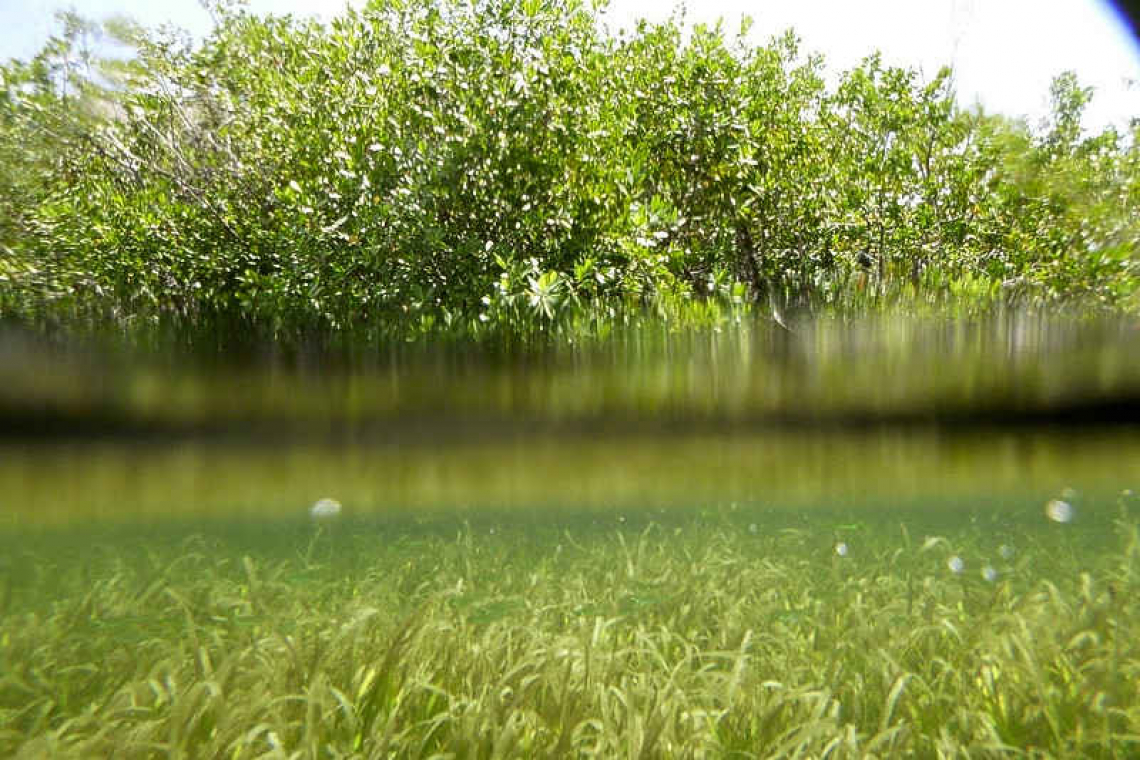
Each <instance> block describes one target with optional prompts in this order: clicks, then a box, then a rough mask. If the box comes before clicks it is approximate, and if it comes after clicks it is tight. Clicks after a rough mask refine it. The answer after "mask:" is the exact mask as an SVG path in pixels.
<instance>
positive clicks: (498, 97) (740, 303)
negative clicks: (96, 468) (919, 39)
mask: <svg viewBox="0 0 1140 760" xmlns="http://www.w3.org/2000/svg"><path fill="white" fill-rule="evenodd" d="M212 10H213V12H214V13H215V15H216V18H217V24H216V27H215V29H214V31H213V33H212V34H211V35H210V36H209V37H208V38H206V39H205V40H204V41H202V42H201V43H200V44H197V45H191V44H189V43H187V42H185V41H182V40H180V39H179V38H178V36H177V35H173V34H170V33H168V32H161V33H160V32H148V31H145V30H140V29H137V28H133V27H131V26H130V25H128V24H124V23H122V22H117V23H115V24H113V25H111V26H110V27H109V28H108V29H107V30H105V31H109V32H113V33H114V37H115V39H117V40H118V41H120V42H124V41H126V42H129V43H130V44H131V45H132V46H133V48H134V55H133V56H132V57H131V58H130V59H129V60H125V61H123V60H111V59H104V60H100V59H98V58H97V57H96V56H95V55H94V54H92V53H91V52H90V50H91V49H92V48H91V46H89V45H88V44H86V41H87V40H88V39H89V38H90V37H91V36H92V35H94V34H96V33H98V32H99V31H100V30H99V28H98V27H96V26H94V25H91V24H88V23H85V22H82V21H81V20H79V19H77V18H75V17H74V16H68V17H66V18H65V21H66V24H65V29H64V32H63V34H62V35H61V36H60V37H58V38H56V39H54V40H53V41H52V42H51V43H50V44H49V45H48V46H47V47H46V48H45V49H44V51H43V52H41V53H40V54H39V56H37V57H36V58H35V59H34V60H33V61H31V62H29V63H25V62H18V61H10V62H9V63H7V64H6V65H5V66H4V68H3V78H4V81H3V86H0V158H2V159H3V160H0V167H2V168H0V245H2V246H3V248H2V249H0V251H2V253H3V259H2V260H0V309H2V310H3V312H4V313H6V314H8V315H9V316H14V317H16V318H20V319H24V320H31V321H33V322H37V323H41V324H42V323H54V322H59V321H62V322H63V323H64V324H67V325H75V324H80V323H83V324H86V323H91V322H94V323H96V324H106V323H108V322H110V323H111V324H113V325H117V326H125V325H131V324H155V323H162V324H168V325H173V326H175V328H176V329H178V330H185V331H186V332H187V333H194V332H195V331H200V330H203V329H207V328H208V327H210V326H212V325H213V326H216V325H226V326H228V328H227V329H232V328H233V327H234V326H247V327H253V328H256V329H257V330H258V331H261V332H263V333H264V334H269V335H276V336H278V337H284V336H289V335H297V334H306V333H312V332H317V333H322V334H324V333H328V332H330V331H331V332H344V331H349V332H357V331H365V332H367V333H369V334H379V335H385V336H389V337H401V338H407V337H414V336H416V335H436V334H440V333H450V334H457V335H467V336H472V335H473V336H479V335H485V334H498V333H504V332H505V333H509V334H514V335H521V334H531V335H534V334H540V333H543V334H550V333H551V332H558V331H566V330H569V331H571V332H574V331H579V332H580V331H582V330H593V329H598V327H599V326H600V325H603V324H604V323H606V322H607V321H608V320H612V319H614V318H615V315H619V314H622V313H629V312H630V311H631V310H640V309H643V308H646V307H648V308H650V309H654V310H657V311H659V312H661V313H663V314H665V315H668V316H673V317H677V318H680V319H683V320H696V321H707V320H716V319H719V318H722V316H723V315H724V314H725V313H726V310H731V309H746V308H748V305H749V304H754V303H759V304H761V305H762V307H763V308H764V309H765V310H768V309H787V308H800V309H811V310H820V309H849V308H852V307H854V308H865V307H872V308H873V307H876V306H879V305H882V304H884V303H891V302H898V301H899V300H903V301H906V302H939V301H944V300H951V301H953V302H956V303H967V304H972V305H977V306H981V307H984V306H986V305H987V304H992V303H996V302H1004V301H1009V300H1056V299H1061V298H1068V299H1074V298H1075V299H1079V300H1080V301H1081V302H1082V303H1095V304H1105V305H1109V306H1113V307H1118V308H1135V307H1136V306H1137V305H1138V301H1137V295H1136V293H1137V276H1138V266H1140V265H1138V263H1137V249H1138V248H1137V247H1138V242H1140V223H1138V222H1137V214H1136V210H1137V201H1138V198H1140V171H1138V169H1140V140H1138V139H1137V138H1138V137H1140V124H1137V123H1134V124H1133V126H1132V129H1131V133H1130V134H1126V135H1120V134H1118V133H1117V132H1116V131H1114V130H1112V129H1109V130H1107V131H1105V132H1104V133H1102V134H1100V135H1095V136H1086V135H1085V134H1084V133H1083V132H1082V130H1081V126H1080V118H1081V113H1082V109H1083V107H1084V106H1085V104H1086V103H1087V102H1088V99H1089V97H1090V96H1091V93H1090V91H1088V90H1086V89H1082V88H1081V87H1080V85H1079V84H1078V83H1077V81H1076V79H1075V78H1074V77H1073V76H1072V75H1069V74H1066V75H1062V76H1060V77H1058V78H1057V79H1056V80H1055V82H1054V86H1053V91H1052V97H1053V104H1054V107H1053V116H1052V119H1051V122H1050V123H1049V124H1046V125H1044V126H1043V127H1042V128H1041V129H1037V130H1031V129H1030V128H1028V127H1027V126H1026V125H1024V124H1022V123H1019V122H1012V121H1009V120H1007V119H1003V118H1001V117H995V116H990V115H986V114H984V113H982V112H980V111H977V110H974V111H966V110H962V109H960V108H959V107H957V106H956V104H955V101H954V94H953V88H952V75H951V72H950V71H949V70H943V71H941V72H939V73H938V74H937V76H935V77H934V78H933V79H931V80H929V81H924V80H922V79H921V78H920V77H919V76H918V75H917V74H916V73H915V72H914V71H911V70H905V69H897V68H890V67H887V66H884V65H883V63H882V61H881V59H880V58H879V57H878V56H877V55H872V56H870V57H868V58H867V59H866V60H865V61H864V62H863V63H862V64H861V65H860V66H859V67H858V68H856V69H854V70H852V71H849V72H846V73H845V74H844V75H843V76H842V77H841V78H840V81H839V83H838V85H837V86H835V87H830V88H829V87H828V86H827V85H826V83H825V80H824V77H823V61H822V59H820V58H819V57H817V56H804V55H803V54H801V52H800V50H799V46H798V42H797V40H796V38H795V37H794V36H793V35H791V34H790V33H789V34H787V35H784V36H781V37H778V38H775V39H773V40H771V41H770V42H769V43H767V44H766V45H764V46H756V45H754V44H751V43H749V42H748V41H747V38H746V31H747V30H742V31H741V33H740V35H739V36H736V37H726V36H725V35H724V34H723V33H722V30H721V29H720V28H707V27H697V28H696V29H695V30H694V31H693V32H692V33H691V34H686V33H683V31H682V29H683V27H682V24H680V23H679V22H678V21H671V22H668V23H665V24H661V25H651V24H644V23H643V24H641V25H640V26H639V27H638V28H637V29H636V31H634V32H633V33H632V34H630V35H625V36H616V37H615V36H611V35H609V34H607V33H605V32H604V31H602V30H601V28H600V25H599V20H598V16H597V15H596V12H595V11H594V10H592V9H591V8H590V7H589V6H587V5H583V4H582V3H581V2H579V0H553V1H550V2H545V1H544V2H539V0H432V1H431V2H428V3H406V2H403V0H374V1H373V2H370V3H369V4H368V5H367V6H366V7H365V8H364V9H363V10H361V11H353V10H349V11H347V12H346V15H344V16H342V17H340V18H337V19H336V20H334V21H333V22H332V23H331V24H328V25H321V24H319V23H317V22H314V21H302V20H297V19H293V18H289V17H285V18H278V17H257V16H253V15H250V14H248V13H246V12H244V11H242V10H241V9H240V8H234V7H231V6H230V5H228V4H224V5H223V4H219V5H217V6H215V7H213V8H212ZM80 53H82V55H80Z"/></svg>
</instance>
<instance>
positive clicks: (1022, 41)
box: [0, 0, 1140, 129]
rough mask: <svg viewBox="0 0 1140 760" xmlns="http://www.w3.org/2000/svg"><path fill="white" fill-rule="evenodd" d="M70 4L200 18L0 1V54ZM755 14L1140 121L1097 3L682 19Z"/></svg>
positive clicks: (813, 41)
mask: <svg viewBox="0 0 1140 760" xmlns="http://www.w3.org/2000/svg"><path fill="white" fill-rule="evenodd" d="M251 6H252V7H253V9H254V10H256V11H258V12H266V11H272V12H275V13H295V14H317V15H320V16H323V17H329V16H331V15H332V14H334V13H336V12H337V11H338V10H339V9H340V8H343V7H344V3H343V0H252V2H251ZM59 7H73V8H75V9H76V10H78V11H79V12H80V13H81V14H83V15H86V16H91V17H95V18H99V17H102V16H105V15H108V14H112V13H125V14H128V15H130V16H133V17H134V18H136V19H137V20H139V21H141V22H143V23H144V24H146V25H148V26H152V25H157V24H161V23H166V22H173V23H174V24H176V25H178V26H181V27H184V28H186V29H189V30H190V31H192V32H194V33H195V34H203V33H204V32H206V31H207V30H208V29H209V24H210V21H209V17H208V16H207V15H206V13H205V12H204V11H203V10H202V9H201V8H200V7H199V5H198V3H197V2H196V0H71V2H66V1H65V2H58V1H57V0H0V58H4V59H7V58H10V57H13V56H15V57H27V56H29V55H31V54H33V53H34V52H35V51H36V49H37V48H38V46H39V45H40V44H42V42H43V41H44V39H46V37H47V35H48V34H49V33H50V31H51V29H52V13H53V11H54V10H55V9H56V8H59ZM672 7H673V5H672V0H665V1H664V2H663V1H662V0H656V1H655V0H612V2H611V5H610V8H609V10H608V11H607V13H606V17H607V18H608V19H609V20H610V23H611V24H612V25H613V26H614V27H617V26H628V25H629V24H630V22H631V21H632V20H633V19H634V18H638V17H646V18H649V19H652V20H660V19H664V18H667V17H668V16H669V15H670V13H671V10H672ZM744 13H747V14H749V15H751V16H752V18H753V21H754V25H753V30H752V35H753V39H754V40H756V41H759V42H763V41H765V40H766V39H767V38H768V37H770V36H772V35H773V34H778V33H780V32H782V31H784V30H785V29H787V28H789V27H793V28H794V29H795V30H796V32H797V33H798V34H799V35H800V37H801V39H802V40H803V49H804V51H805V52H806V51H818V52H821V53H823V54H824V55H825V57H826V59H827V64H828V69H829V70H830V71H831V72H833V73H837V72H839V71H841V70H843V69H846V68H849V67H851V66H853V65H855V64H857V63H858V62H859V60H860V59H861V58H863V57H864V56H865V55H867V54H869V53H870V52H872V51H873V50H875V49H879V50H881V51H882V52H883V55H884V58H885V60H886V62H887V63H889V64H893V65H906V66H913V67H916V68H919V69H921V70H922V71H923V72H924V73H926V74H927V75H928V76H929V75H932V74H933V73H934V72H935V71H937V70H938V68H939V67H940V66H942V65H943V64H953V66H954V69H955V72H956V78H955V81H956V83H957V89H958V94H959V100H960V101H961V102H962V103H963V104H965V105H969V104H972V103H974V102H975V101H980V102H981V103H982V104H983V105H984V106H985V107H986V108H987V110H990V111H999V112H1002V113H1006V114H1008V115H1010V116H1026V117H1028V118H1029V119H1030V122H1031V123H1033V124H1036V122H1037V121H1038V120H1039V119H1040V118H1041V117H1042V116H1043V115H1044V114H1045V113H1046V112H1047V110H1048V88H1049V81H1050V80H1051V79H1052V77H1053V76H1054V75H1055V74H1058V73H1060V72H1061V71H1064V70H1067V69H1073V70H1075V71H1076V72H1077V74H1078V77H1079V78H1080V80H1081V82H1082V84H1085V85H1089V86H1092V87H1094V88H1095V89H1096V95H1095V97H1094V100H1093V103H1092V105H1091V106H1090V107H1089V110H1088V112H1087V114H1086V126H1089V127H1091V128H1093V129H1100V128H1101V127H1103V126H1104V125H1106V124H1108V123H1115V124H1117V125H1118V126H1122V127H1123V126H1126V125H1127V122H1128V120H1129V119H1130V118H1131V117H1134V116H1136V117H1140V84H1133V85H1129V84H1128V81H1129V80H1133V81H1136V80H1140V50H1138V48H1137V45H1136V43H1135V41H1134V40H1133V38H1132V37H1131V35H1130V33H1129V32H1128V31H1127V29H1126V28H1125V26H1124V24H1123V22H1121V21H1120V20H1118V19H1117V18H1115V16H1114V12H1113V11H1112V9H1111V7H1110V6H1109V5H1108V3H1107V2H1105V0H862V1H861V2H860V1H856V0H690V1H689V11H688V14H687V18H688V19H689V20H690V21H697V22H706V23H711V22H713V21H715V20H716V19H717V18H719V17H723V18H724V19H725V20H726V25H725V30H726V32H728V33H732V34H734V33H735V32H736V31H737V29H738V28H739V19H740V16H741V14H744Z"/></svg>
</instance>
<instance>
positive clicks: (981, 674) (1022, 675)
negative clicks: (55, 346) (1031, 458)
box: [0, 494, 1140, 758]
mask: <svg viewBox="0 0 1140 760" xmlns="http://www.w3.org/2000/svg"><path fill="white" fill-rule="evenodd" d="M1134 502H1135V499H1134V497H1132V496H1131V495H1129V494H1125V495H1122V496H1121V497H1120V499H1119V500H1118V501H1116V503H1113V501H1112V500H1108V501H1105V502H1103V503H1096V502H1088V501H1086V502H1085V504H1084V506H1083V508H1082V511H1081V513H1080V514H1079V516H1078V518H1077V519H1076V521H1075V522H1073V523H1071V524H1059V523H1050V522H1049V521H1047V520H1046V519H1045V517H1044V515H1043V514H1042V507H1041V505H1040V503H1037V504H1035V505H1032V506H1018V505H1013V506H1011V505H1003V506H1001V507H996V508H988V507H987V508H986V509H984V510H983V509H977V510H973V511H972V512H970V514H971V515H972V517H971V519H970V520H969V521H968V522H966V523H965V524H966V525H967V527H965V528H963V527H962V525H963V517H964V514H963V512H962V511H961V509H953V510H950V511H949V512H947V513H944V514H938V513H935V512H932V511H930V510H929V509H926V510H923V511H921V512H908V511H897V512H895V513H893V514H885V513H882V512H880V513H878V514H876V515H873V516H866V515H859V514H858V513H855V514H845V515H844V514H835V513H827V514H818V513H815V514H811V515H810V517H809V515H808V514H807V513H805V512H802V511H801V512H792V511H781V510H771V509H769V510H758V509H740V510H735V509H729V508H725V509H721V510H711V509H710V510H702V511H699V512H698V511H687V512H684V513H658V512H656V511H654V512H652V513H648V514H647V513H644V512H627V513H625V515H624V516H621V517H620V518H619V517H618V516H616V515H613V514H610V515H608V516H606V515H594V516H593V518H590V517H589V516H587V517H585V518H582V519H574V518H573V517H570V516H563V517H560V518H557V519H551V517H550V516H547V515H542V516H540V517H538V518H537V519H531V518H527V517H525V516H521V515H518V514H511V515H502V516H501V517H502V518H503V519H498V518H497V517H496V516H495V515H493V514H489V513H486V512H484V513H481V514H480V515H478V516H475V515H472V519H471V521H470V522H467V521H461V520H459V519H456V518H454V517H451V518H445V517H437V518H432V519H424V518H418V519H414V520H413V519H405V520H391V519H389V520H387V521H379V522H367V521H364V522H360V523H359V524H356V525H354V526H352V528H351V529H349V526H347V525H340V524H334V523H333V522H330V521H327V520H326V521H324V522H320V523H319V524H318V525H316V526H315V527H310V526H296V525H293V526H290V525H279V526H278V528H277V529H276V530H274V531H271V532H266V531H265V530H264V527H263V526H262V525H260V524H259V525H256V526H255V525H250V526H247V528H246V529H244V532H243V529H242V528H240V527H239V528H236V529H235V528H234V527H232V526H231V527H229V528H227V529H225V530H224V531H222V532H221V533H217V532H212V531H209V530H207V531H206V532H204V533H202V534H200V535H198V536H197V537H194V538H189V539H178V538H176V537H174V536H175V533H176V532H173V531H172V532H170V533H166V532H164V531H163V530H150V531H148V532H146V534H145V535H146V536H147V537H146V538H145V539H144V540H143V541H141V542H140V538H141V537H142V535H144V534H142V533H140V532H138V531H137V529H132V530H131V531H128V532H125V533H123V534H121V535H115V534H112V533H99V532H96V533H95V534H94V535H88V536H87V537H86V539H85V540H84V541H83V542H82V550H81V553H82V555H83V556H84V558H83V559H78V558H77V555H76V554H75V553H74V552H75V550H76V548H77V545H76V544H74V543H68V542H69V541H71V542H74V541H76V540H77V539H76V538H75V537H71V538H67V537H61V536H59V535H55V534H45V535H42V536H39V537H38V538H36V539H34V540H27V539H25V540H24V541H22V542H21V544H20V545H19V546H7V547H5V552H4V555H3V556H4V557H5V560H4V562H5V564H4V566H3V575H2V576H0V578H2V580H3V583H4V585H3V591H4V594H3V598H2V603H3V618H2V619H0V752H2V753H3V754H4V755H6V756H16V757H45V756H50V757H91V756H106V755H112V754H113V755H115V756H122V757H153V756H159V755H162V756H183V757H232V758H246V757H312V758H316V757H408V758H427V757H472V758H474V757H485V758H491V757H607V758H613V757H628V758H654V757H724V758H731V757H735V758H747V757H772V758H776V757H780V758H784V757H787V758H790V757H805V758H806V757H823V756H827V757H836V758H858V757H868V756H876V757H900V756H915V757H995V758H996V757H1088V758H1113V757H1132V756H1135V755H1136V753H1137V752H1138V751H1140V701H1138V700H1140V698H1138V694H1137V691H1136V688H1135V684H1136V679H1137V677H1140V643H1138V642H1140V639H1137V637H1136V636H1135V635H1134V633H1135V631H1136V626H1137V622H1138V621H1137V617H1138V616H1140V609H1138V607H1137V600H1138V599H1140V588H1138V587H1137V583H1138V579H1140V564H1138V563H1140V533H1138V528H1137V524H1136V522H1135V517H1134V515H1133V514H1132V512H1131V511H1130V510H1134V509H1135V506H1136V504H1135V503H1134ZM824 526H827V527H824ZM955 526H956V527H955ZM306 527H308V528H309V529H308V530H305V529H303V528H306ZM342 528H343V530H340V529H342Z"/></svg>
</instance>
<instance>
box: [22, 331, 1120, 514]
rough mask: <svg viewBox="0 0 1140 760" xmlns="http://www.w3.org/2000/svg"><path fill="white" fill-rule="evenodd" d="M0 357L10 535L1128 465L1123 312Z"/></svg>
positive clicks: (651, 498) (937, 497)
mask: <svg viewBox="0 0 1140 760" xmlns="http://www.w3.org/2000/svg"><path fill="white" fill-rule="evenodd" d="M2 346H3V351H0V353H2V355H3V357H4V360H3V362H2V363H0V380H2V382H0V388H3V390H2V391H0V420H3V422H2V423H0V425H2V428H0V429H3V431H4V433H5V435H4V437H3V440H2V441H0V494H3V497H2V498H3V501H4V504H3V518H2V519H3V524H4V525H6V526H8V527H30V526H38V525H55V526H64V525H67V524H68V523H71V522H78V523H80V524H86V522H87V521H89V520H92V519H96V520H104V521H111V522H124V521H126V522H130V521H135V520H145V521H148V522H153V521H155V520H163V519H167V518H172V519H175V520H185V519H192V518H210V519H217V518H227V517H238V518H249V517H256V518H266V519H278V518H281V519H289V518H292V517H297V516H303V515H304V514H306V510H308V508H309V507H310V505H312V504H313V503H314V502H315V501H316V500H318V499H320V498H323V497H329V498H336V499H338V500H339V501H340V502H341V503H342V504H343V505H344V511H345V516H350V515H354V516H361V517H366V516H375V515H384V514H401V513H414V512H422V511H429V512H433V513H446V512H451V511H455V512H459V513H469V512H471V511H478V510H487V509H490V510H524V511H525V510H545V509H560V510H569V511H575V510H585V511H605V510H631V509H638V508H643V507H644V508H650V509H658V508H667V509H686V508H693V507H708V506H717V505H727V504H733V503H736V504H738V505H752V506H757V505H759V506H780V507H797V508H798V507H804V508H812V507H819V506H830V507H847V506H850V507H852V508H858V509H874V508H876V507H878V506H882V507H889V508H899V506H898V505H903V504H909V505H916V504H923V503H927V502H928V503H930V504H935V503H937V504H943V505H953V504H959V505H961V506H962V508H963V509H969V508H971V505H972V504H976V503H978V502H987V503H989V502H995V503H1000V502H1001V501H1002V500H1010V499H1013V500H1022V499H1041V500H1047V499H1048V498H1050V497H1051V495H1054V494H1056V493H1058V492H1059V491H1060V490H1061V489H1064V488H1073V489H1077V490H1079V491H1080V492H1082V493H1087V494H1114V493H1117V492H1119V491H1120V490H1121V489H1123V488H1129V487H1132V486H1133V485H1136V483H1135V482H1134V481H1135V478H1136V476H1137V474H1138V473H1140V466H1138V465H1140V435H1138V432H1137V431H1138V427H1137V424H1136V423H1137V421H1138V420H1140V350H1138V349H1140V331H1138V330H1137V329H1136V327H1135V325H1133V324H1131V323H1126V322H1118V321H1117V322H1084V323H1077V322H1069V321H1062V320H1051V319H1048V318H1045V317H1042V316H1040V315H1006V316H1003V317H1000V318H993V319H988V320H984V321H968V320H958V321H954V322H946V321H934V320H926V321H922V320H881V321H878V322H874V323H854V324H843V323H834V322H833V323H822V324H804V325H799V326H795V327H794V328H793V330H792V331H786V330H784V329H783V328H778V327H773V326H771V325H752V326H748V325H741V326H734V327H732V328H729V329H724V330H721V331H714V332H707V333H684V334H673V333H670V332H668V331H667V330H665V329H663V328H662V329H659V330H654V329H647V328H644V327H642V328H640V329H638V330H636V331H631V332H630V333H629V334H628V335H625V336H619V337H618V338H615V339H614V340H612V341H610V342H609V343H607V344H605V345H593V346H576V347H569V348H564V349H562V350H559V351H549V352H545V353H542V354H538V355H533V354H532V355H528V356H526V357H511V356H510V355H502V354H499V355H497V356H495V357H494V358H488V357H487V356H485V355H483V354H481V353H480V352H479V351H477V350H474V349H470V348H468V349H464V350H456V349H454V348H452V349H449V350H445V351H436V352H432V351H428V350H424V349H415V350H410V349H405V350H402V351H393V350H390V349H387V350H380V349H368V348H367V347H365V348H362V349H360V350H359V351H358V352H356V353H355V354H353V355H351V356H346V355H343V354H342V355H339V356H325V355H320V354H312V355H296V356H292V357H289V358H286V359H282V358H281V357H277V358H276V359H273V358H269V359H266V358H265V357H260V358H256V357H255V358H252V359H248V360H244V361H222V360H217V359H214V360H212V361H210V362H206V363H203V362H190V361H188V360H186V359H185V358H179V357H178V356H177V355H174V354H171V353H169V352H168V353H164V354H161V355H157V356H156V355H138V354H134V353H128V352H125V351H123V350H121V349H116V348H113V347H108V346H106V345H104V346H100V347H91V346H86V347H84V348H83V349H82V350H77V349H75V348H74V347H70V348H60V347H58V346H57V347H54V348H51V349H48V348H45V347H44V346H42V345H37V344H35V343H33V342H30V341H28V340H26V339H21V338H20V337H19V336H15V335H10V336H8V337H7V338H6V339H5V340H4V341H2ZM946 508H952V507H946Z"/></svg>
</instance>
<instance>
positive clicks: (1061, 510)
mask: <svg viewBox="0 0 1140 760" xmlns="http://www.w3.org/2000/svg"><path fill="white" fill-rule="evenodd" d="M1045 516H1046V517H1048V518H1049V519H1050V520H1052V521H1053V522H1059V523H1067V522H1072V519H1073V516H1074V512H1073V505H1072V504H1070V503H1069V502H1067V501H1065V500H1063V499H1053V500H1051V501H1050V502H1049V503H1048V504H1046V505H1045Z"/></svg>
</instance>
